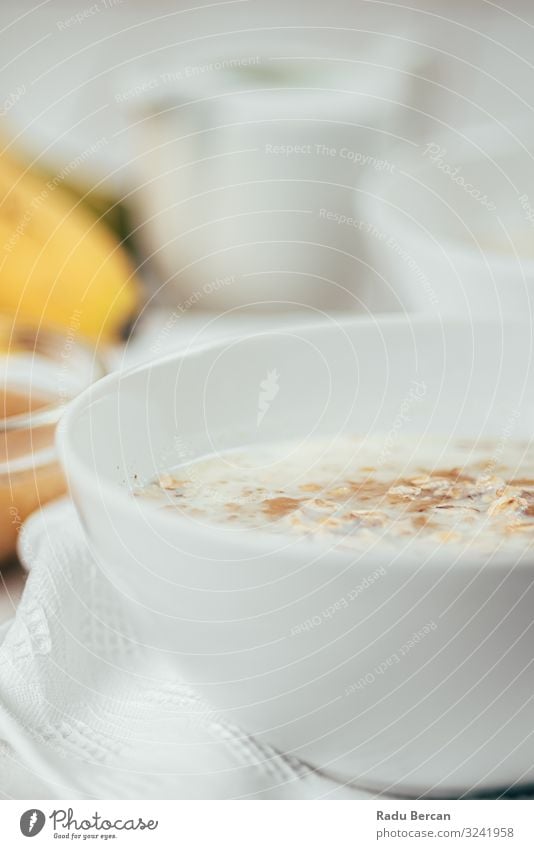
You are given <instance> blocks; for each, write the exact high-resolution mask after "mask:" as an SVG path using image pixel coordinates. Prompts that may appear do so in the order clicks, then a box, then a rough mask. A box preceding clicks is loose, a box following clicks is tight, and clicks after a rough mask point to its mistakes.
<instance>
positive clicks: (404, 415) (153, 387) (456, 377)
mask: <svg viewBox="0 0 534 849" xmlns="http://www.w3.org/2000/svg"><path fill="white" fill-rule="evenodd" d="M531 348H532V340H531V330H530V328H529V326H528V325H527V324H526V323H525V324H523V323H521V322H509V323H505V324H504V325H502V324H500V323H497V322H491V321H488V322H483V323H479V324H474V325H471V324H469V323H468V322H461V321H452V320H451V321H447V322H443V323H441V322H439V321H436V320H430V319H425V318H419V319H414V320H412V321H410V322H408V321H405V320H403V319H396V318H385V319H381V320H379V321H373V320H353V321H351V322H347V323H345V324H334V323H331V324H323V325H320V326H312V327H310V326H307V327H301V328H294V329H287V328H283V329H280V330H279V331H269V332H266V333H259V334H256V335H254V336H249V337H246V338H239V339H235V340H232V341H229V342H225V343H220V344H217V345H215V346H213V347H208V348H204V349H201V350H197V351H194V352H190V353H189V354H185V355H183V354H180V355H173V356H172V357H170V358H166V359H164V360H160V361H158V362H156V363H153V364H149V365H145V366H142V367H141V368H137V369H135V370H134V371H131V372H129V373H126V374H123V375H112V376H110V377H108V378H106V379H104V380H103V381H101V382H100V383H99V384H97V385H95V386H94V387H92V388H90V389H89V390H88V391H87V392H86V393H85V394H84V395H83V396H81V397H80V398H79V399H77V400H76V401H75V402H74V403H73V405H72V407H71V409H70V411H69V413H68V414H67V416H66V418H65V420H64V422H63V423H62V425H61V427H60V431H61V437H60V438H61V441H62V446H63V457H64V463H65V465H66V467H67V472H68V473H70V472H71V471H72V472H73V473H74V474H82V475H83V476H84V479H85V480H89V479H91V480H92V481H93V482H94V484H95V486H97V485H98V487H99V488H101V487H105V488H111V489H112V490H113V491H114V492H116V493H117V495H120V492H119V491H120V490H122V492H123V493H125V494H127V495H128V496H129V493H130V491H131V489H132V487H134V486H136V485H139V484H140V483H144V482H147V481H149V480H150V479H151V478H152V477H153V476H154V475H155V474H156V473H158V472H160V471H164V470H168V469H169V468H171V467H173V466H177V465H181V464H183V463H185V462H189V461H191V460H194V459H195V458H198V457H201V456H204V455H207V454H211V453H214V452H220V451H227V450H229V449H232V448H235V447H241V446H245V445H255V444H258V443H263V442H269V441H275V440H292V439H296V440H298V441H299V442H301V441H302V440H305V439H309V438H313V437H314V436H318V435H321V436H324V435H331V436H335V435H337V434H339V433H343V432H347V433H353V434H357V435H359V436H361V437H364V438H367V437H371V436H373V437H374V438H376V434H381V435H382V436H383V439H384V443H385V442H386V440H389V441H391V440H392V439H393V440H394V439H395V438H396V436H397V435H398V434H399V433H402V434H413V435H414V445H416V444H417V438H418V437H419V436H420V435H422V434H436V435H438V436H440V437H442V446H443V451H445V450H446V448H447V443H448V441H449V440H450V439H453V438H455V437H465V436H467V437H470V438H473V439H475V440H476V439H478V438H486V437H488V436H492V437H495V438H497V439H498V438H500V437H502V436H503V434H507V438H508V437H510V436H511V437H513V438H517V439H523V440H530V439H531V437H532V434H533V433H534V392H533V391H532V386H531V384H532V374H531V372H532V369H531V361H532V355H531ZM436 461H437V462H439V458H436ZM132 502H133V499H132Z"/></svg>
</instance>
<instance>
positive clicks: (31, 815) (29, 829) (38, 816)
mask: <svg viewBox="0 0 534 849" xmlns="http://www.w3.org/2000/svg"><path fill="white" fill-rule="evenodd" d="M45 822H46V817H45V815H44V814H43V812H42V811H39V810H38V809H37V808H30V810H29V811H24V813H23V814H22V816H21V818H20V830H21V831H22V833H23V835H24V837H35V835H36V834H39V832H40V831H42V830H43V826H44V824H45Z"/></svg>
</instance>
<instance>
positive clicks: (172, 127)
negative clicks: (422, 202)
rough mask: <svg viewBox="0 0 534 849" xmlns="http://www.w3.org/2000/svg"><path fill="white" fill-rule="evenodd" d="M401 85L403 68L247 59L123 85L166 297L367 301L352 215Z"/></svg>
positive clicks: (143, 222)
mask: <svg viewBox="0 0 534 849" xmlns="http://www.w3.org/2000/svg"><path fill="white" fill-rule="evenodd" d="M206 68H207V69H208V70H206ZM356 68H357V70H356ZM403 86H404V83H403V81H402V78H401V76H400V75H399V74H398V73H396V72H395V71H394V69H387V68H386V69H382V68H380V67H373V68H371V69H370V70H369V69H366V66H365V65H363V68H362V65H360V64H359V65H354V64H351V63H350V62H348V61H344V60H331V59H316V60H310V59H276V58H271V59H267V60H265V59H262V58H261V57H259V56H249V57H244V56H242V57H241V58H237V59H233V60H224V59H222V60H220V61H218V62H216V61H214V60H212V61H211V62H210V63H208V64H205V65H198V66H189V73H186V72H185V70H182V71H181V72H180V73H178V72H176V73H175V74H174V75H173V73H172V72H169V71H167V72H160V74H159V75H158V76H157V77H153V78H152V81H151V82H150V83H147V81H146V80H145V82H144V83H142V84H138V85H137V89H138V90H140V91H141V94H142V96H141V97H140V98H139V97H133V96H132V97H130V98H128V97H127V96H126V94H127V90H125V96H124V97H123V101H124V104H125V106H126V109H127V111H128V116H129V122H130V128H131V129H132V130H133V131H134V133H135V136H136V138H137V154H138V155H137V158H134V162H135V164H136V168H137V179H138V184H139V189H138V191H137V194H136V199H135V210H136V216H137V223H138V225H139V230H138V236H139V240H140V243H141V245H142V248H143V251H144V253H145V254H146V255H147V256H149V257H151V260H152V262H153V266H154V267H155V268H156V270H157V277H158V280H159V281H160V287H161V290H162V292H163V293H164V294H165V295H166V298H165V300H167V302H169V301H170V302H173V303H176V302H179V303H180V304H181V305H182V306H183V305H184V304H185V305H186V306H189V305H201V306H203V307H205V308H210V309H225V308H232V307H234V306H237V305H243V304H251V305H252V306H257V305H258V302H262V301H265V300H267V301H273V300H275V301H278V300H280V301H289V302H292V303H293V304H295V305H298V304H301V303H302V304H306V305H308V306H315V307H317V308H319V309H321V308H329V307H337V308H339V307H344V306H349V307H351V308H354V309H358V308H362V307H363V303H364V301H365V291H364V288H363V286H364V283H363V274H362V266H361V260H360V250H359V244H360V243H359V241H358V234H357V233H356V231H355V230H354V228H351V227H350V226H345V225H344V223H343V222H344V221H345V220H346V219H350V218H352V216H353V211H352V208H353V192H354V187H355V186H356V185H357V184H359V182H360V181H361V177H362V174H363V173H364V172H365V171H370V172H372V173H373V174H377V173H379V172H380V171H381V170H384V169H387V168H388V167H389V164H388V161H387V159H386V158H385V157H384V154H383V149H384V144H383V135H382V130H383V128H384V126H385V125H386V123H387V120H389V117H388V116H390V114H391V113H392V112H394V111H395V109H396V105H397V104H398V101H399V98H400V97H401V95H402V91H403ZM135 90H136V89H135V87H132V88H131V91H132V92H135ZM340 222H341V223H340Z"/></svg>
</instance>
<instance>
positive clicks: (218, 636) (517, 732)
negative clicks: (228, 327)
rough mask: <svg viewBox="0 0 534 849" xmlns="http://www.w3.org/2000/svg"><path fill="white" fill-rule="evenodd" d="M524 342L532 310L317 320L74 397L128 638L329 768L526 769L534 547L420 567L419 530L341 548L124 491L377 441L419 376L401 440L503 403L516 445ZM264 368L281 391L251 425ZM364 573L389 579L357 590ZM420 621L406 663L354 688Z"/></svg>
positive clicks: (87, 475)
mask: <svg viewBox="0 0 534 849" xmlns="http://www.w3.org/2000/svg"><path fill="white" fill-rule="evenodd" d="M530 353H531V332H530V328H529V326H528V325H526V324H525V325H522V324H516V323H514V324H506V325H504V326H502V325H501V324H496V323H491V322H490V323H487V324H478V325H473V326H471V325H470V324H468V323H467V322H465V323H462V322H454V321H451V322H447V323H444V324H441V323H439V322H436V321H432V320H429V319H424V318H419V319H416V320H414V321H413V322H407V321H404V320H402V319H393V318H385V319H382V320H381V321H379V322H373V321H370V320H368V321H363V320H361V321H353V322H351V323H346V324H338V323H334V322H332V323H329V324H326V323H325V324H323V325H320V326H317V325H316V326H312V327H310V326H307V327H301V328H286V329H282V330H280V331H278V332H275V331H269V332H267V333H256V334H254V335H251V336H250V337H246V338H239V339H236V340H233V341H228V340H227V341H226V342H224V343H218V344H217V345H215V346H211V347H204V348H200V349H196V350H193V351H191V352H190V353H189V354H179V355H176V354H175V355H173V356H171V357H168V358H166V359H163V360H160V361H158V362H156V363H150V364H148V365H145V366H142V367H139V368H136V369H134V370H133V371H130V372H127V373H125V374H119V373H116V374H113V375H112V376H111V377H108V378H105V379H104V380H102V381H101V382H100V383H99V384H98V385H97V386H96V387H94V388H93V389H91V390H88V391H87V392H86V393H85V394H84V395H83V396H82V397H81V398H79V399H77V400H76V401H74V402H73V404H72V406H71V407H70V410H69V411H68V412H67V414H66V416H65V418H64V421H63V426H62V428H61V431H60V450H61V455H62V458H63V464H64V468H65V471H66V474H67V476H68V479H69V482H70V486H71V491H72V495H73V498H74V500H75V503H76V506H77V509H78V511H79V513H80V515H81V517H82V520H83V523H84V527H85V528H86V530H87V533H88V536H89V541H90V545H91V548H92V550H93V552H94V554H95V557H96V558H97V561H98V562H99V564H100V567H101V568H102V569H103V570H104V571H105V573H107V575H108V576H109V577H110V579H111V580H112V581H113V582H114V583H115V584H116V585H118V586H119V587H120V588H121V590H122V593H123V598H124V605H125V609H126V610H127V611H128V613H129V615H130V616H131V618H132V621H133V623H134V625H135V628H136V631H137V633H138V635H139V640H140V641H141V642H143V643H145V644H148V645H151V646H154V647H155V656H156V658H158V657H159V658H160V659H162V662H164V663H165V664H166V665H167V666H170V667H171V669H173V674H176V675H177V676H181V675H183V676H185V677H186V678H187V680H189V681H190V682H191V684H192V685H194V686H195V687H196V688H198V690H199V691H200V692H201V693H202V694H203V695H204V696H205V697H206V698H207V699H208V701H209V702H210V703H211V704H213V706H214V710H215V711H221V712H222V713H223V714H224V715H225V716H230V717H232V718H233V719H234V720H235V721H237V722H238V723H239V724H240V725H241V726H242V727H243V729H245V730H246V731H249V732H253V733H254V734H256V735H258V737H259V738H261V739H263V740H267V741H270V742H271V743H274V744H275V745H276V746H278V747H279V748H280V749H281V750H283V751H285V752H293V753H295V754H296V755H298V756H299V757H300V758H302V759H304V760H307V761H309V762H310V763H311V764H313V765H314V766H316V767H318V768H320V769H323V770H326V771H327V772H328V773H330V774H332V775H334V776H336V777H337V778H338V779H340V780H342V781H351V782H356V783H359V784H361V785H364V786H369V787H375V788H387V787H395V788H396V789H397V790H400V791H402V792H405V793H433V794H435V795H436V796H440V795H441V796H442V795H443V794H445V793H457V792H459V791H464V790H466V789H469V788H472V787H475V786H476V787H479V788H480V787H490V788H495V787H504V786H506V785H508V784H511V783H512V782H515V781H517V780H523V781H528V780H534V759H533V756H532V755H533V753H532V747H531V746H529V745H526V743H527V742H528V741H529V740H530V737H531V733H532V711H531V707H530V702H531V699H532V692H533V691H534V664H533V663H532V658H533V653H534V649H533V642H532V635H531V630H532V610H533V609H534V581H533V580H532V578H533V574H534V562H533V554H532V552H529V551H528V550H526V551H525V555H524V556H522V557H520V558H519V559H518V561H517V562H512V561H511V560H510V559H509V558H506V557H503V555H499V554H498V553H497V554H495V555H492V556H489V557H488V556H486V555H481V554H476V553H474V552H473V551H469V550H467V549H466V550H464V551H463V552H461V553H460V555H457V553H456V552H455V554H454V556H453V555H452V553H451V551H450V550H448V551H447V550H446V547H445V549H444V548H442V549H438V550H435V551H430V553H429V556H428V557H425V558H424V559H423V558H422V555H421V549H419V553H417V549H416V547H415V546H414V544H413V540H408V541H407V542H406V545H405V547H404V548H403V547H402V546H399V550H398V552H397V554H396V555H392V554H391V553H390V552H389V551H386V550H385V549H380V547H378V548H377V549H371V550H369V551H367V552H365V553H363V554H361V555H358V554H355V553H350V552H341V551H337V552H334V551H332V550H331V549H330V548H327V547H324V546H321V545H319V544H317V545H316V544H315V543H314V544H313V545H310V544H307V543H306V542H305V541H304V542H303V541H299V540H293V539H290V538H286V537H281V536H279V535H277V534H261V533H256V532H251V531H241V532H236V531H235V530H232V529H230V528H220V529H219V528H213V527H207V526H206V525H205V524H202V523H199V522H196V521H195V520H194V519H193V518H192V517H189V518H186V517H184V516H180V515H177V514H174V513H173V514H169V513H168V511H161V510H160V511H158V510H157V509H156V508H155V507H154V505H152V504H151V503H147V502H146V501H145V500H143V499H139V498H137V499H136V498H133V497H132V487H133V486H135V485H136V484H139V483H141V482H143V481H147V480H151V479H152V477H153V476H154V475H155V474H156V473H157V472H158V471H162V470H166V469H168V468H169V467H171V466H173V465H175V464H177V463H178V462H180V461H181V462H183V460H184V459H185V458H190V459H194V458H195V457H198V456H203V455H205V454H206V453H210V452H212V451H219V450H226V449H229V448H232V447H236V446H243V445H248V444H255V443H261V442H264V441H270V440H277V439H284V440H286V439H291V438H296V439H306V438H308V437H309V436H310V435H311V434H323V435H333V434H337V433H339V432H342V431H348V432H352V433H359V434H362V435H363V434H366V433H369V434H371V436H372V435H374V434H376V433H377V432H382V433H384V434H385V436H386V437H387V436H388V434H389V433H391V429H392V427H394V422H395V420H396V418H397V417H398V414H399V410H400V409H403V407H402V405H403V403H404V402H405V399H406V395H407V393H408V392H409V390H410V387H411V386H412V384H413V381H414V380H417V381H419V382H420V383H422V384H424V385H425V392H424V393H422V394H421V398H420V400H419V401H418V402H417V404H414V405H412V406H411V408H410V414H409V416H405V417H404V418H405V423H404V427H405V428H406V432H407V433H409V434H413V436H414V440H415V441H417V439H418V438H419V436H420V435H421V434H422V433H435V434H437V435H440V436H441V437H443V445H444V449H446V445H447V440H448V439H449V438H453V437H460V436H464V437H469V438H472V439H475V440H476V439H478V438H484V437H495V438H501V437H502V434H503V432H504V429H505V428H506V427H507V426H508V424H509V421H510V416H511V415H512V414H513V415H514V434H513V435H514V437H516V436H517V437H518V438H523V439H527V440H528V439H530V438H531V436H532V422H533V421H534V386H533V374H532V368H531V365H530V364H531V361H532V357H531V356H530ZM273 369H276V370H277V371H278V373H279V393H278V395H277V397H276V400H275V401H274V402H273V403H272V405H271V407H270V409H269V411H268V414H267V415H265V417H264V418H263V420H262V422H261V426H260V427H259V426H258V418H257V409H258V392H259V388H260V383H261V381H262V380H263V379H264V377H265V375H266V374H267V372H269V371H272V370H273ZM437 461H438V462H439V458H437ZM378 567H385V575H383V577H381V578H380V580H376V581H375V582H374V583H373V584H372V585H371V586H368V588H367V589H366V590H365V592H361V593H357V594H356V596H354V597H353V591H354V588H355V587H357V586H359V585H360V584H361V583H362V581H364V580H365V579H366V578H367V577H368V576H369V575H370V574H372V573H373V572H374V570H376V569H377V568H378ZM351 597H353V600H352V601H351V603H350V604H347V606H346V607H343V606H341V608H340V609H339V611H338V612H337V613H336V615H335V616H331V617H329V618H328V617H324V621H322V624H321V626H320V627H314V628H307V629H300V630H299V629H298V628H297V633H295V626H298V625H299V624H300V623H306V622H308V621H309V620H313V619H314V617H316V616H317V615H318V614H320V613H321V611H323V610H325V609H327V608H328V607H329V606H331V605H333V604H335V603H336V602H339V599H343V598H345V599H347V598H351ZM429 623H435V625H436V627H435V628H433V629H432V630H431V633H429V635H428V636H427V637H426V638H425V639H424V640H421V642H420V643H419V644H418V645H417V648H416V649H414V650H413V651H411V652H409V653H408V654H406V655H405V657H404V658H403V660H402V662H401V663H399V664H397V665H395V664H394V665H392V666H391V668H388V670H387V674H383V675H377V676H376V678H375V681H374V682H373V686H369V687H362V688H358V687H356V690H355V691H354V692H351V690H350V688H351V687H354V686H355V683H356V682H359V681H360V680H361V679H362V678H364V677H365V676H366V675H368V674H369V672H370V671H371V670H373V669H375V668H377V667H379V666H380V665H381V664H383V663H384V662H385V661H387V659H388V658H391V657H393V656H394V655H395V654H396V653H397V652H398V651H399V648H400V647H401V646H403V645H404V644H405V643H406V641H407V640H408V639H410V638H411V636H412V635H413V633H414V632H416V631H418V630H420V629H421V628H422V627H424V626H426V625H427V624H429ZM156 666H157V664H156V660H155V668H156ZM155 674H156V673H155ZM167 674H168V672H167Z"/></svg>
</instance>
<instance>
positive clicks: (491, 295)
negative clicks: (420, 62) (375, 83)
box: [357, 124, 534, 318]
mask: <svg viewBox="0 0 534 849" xmlns="http://www.w3.org/2000/svg"><path fill="white" fill-rule="evenodd" d="M531 135H532V133H531V126H530V125H521V126H520V127H516V128H515V129H514V128H510V129H509V128H506V127H503V126H497V125H496V124H495V125H491V126H489V125H488V126H485V127H478V128H475V129H471V130H469V129H467V130H465V131H464V132H463V133H460V132H458V133H454V134H453V133H450V134H448V135H447V136H443V137H440V138H437V139H436V140H431V139H430V140H427V141H425V142H423V143H421V144H420V145H418V146H416V147H414V148H413V149H412V152H411V155H410V156H406V155H404V156H403V157H402V159H400V160H398V161H396V163H395V169H394V171H393V172H392V173H389V174H387V175H386V174H383V175H381V177H380V179H379V180H374V181H372V182H371V181H366V182H365V185H364V186H363V191H362V193H361V195H360V196H359V201H358V213H357V215H358V216H359V218H360V219H361V221H362V228H361V229H362V232H364V234H365V237H366V240H367V254H368V257H369V261H370V264H371V265H372V267H373V269H374V271H375V277H374V281H373V283H372V288H373V290H374V298H375V300H377V301H378V302H379V303H380V305H381V306H383V305H384V304H385V303H387V304H388V307H389V308H390V309H394V310H398V309H400V310H407V311H412V310H414V311H419V312H425V313H434V314H436V313H437V314H439V315H461V316H466V317H474V318H486V317H496V316H502V317H517V316H525V315H529V314H530V313H531V312H532V304H533V302H534V156H533V154H532V153H531V152H530V149H529V146H528V138H529V136H530V137H531ZM392 158H393V159H395V157H394V156H393V157H392ZM370 298H371V303H372V301H373V296H370Z"/></svg>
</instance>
